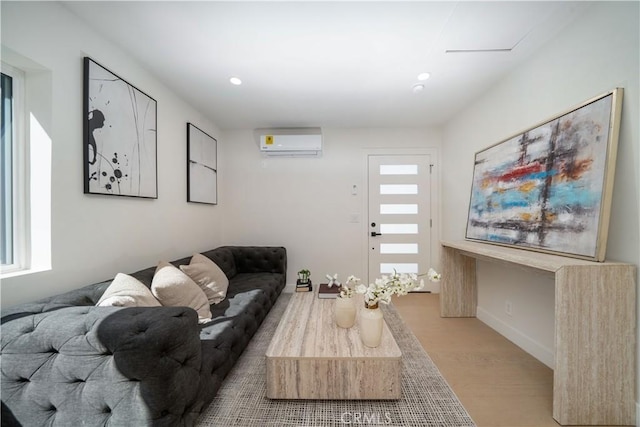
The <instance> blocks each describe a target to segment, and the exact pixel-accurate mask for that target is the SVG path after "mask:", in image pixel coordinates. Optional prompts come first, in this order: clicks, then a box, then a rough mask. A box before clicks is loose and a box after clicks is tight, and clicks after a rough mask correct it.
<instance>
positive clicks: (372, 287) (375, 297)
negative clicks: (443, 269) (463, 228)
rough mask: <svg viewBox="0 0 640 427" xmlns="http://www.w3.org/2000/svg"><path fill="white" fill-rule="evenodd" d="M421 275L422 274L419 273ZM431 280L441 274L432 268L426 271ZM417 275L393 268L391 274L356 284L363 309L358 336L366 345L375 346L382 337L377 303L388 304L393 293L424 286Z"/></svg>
mask: <svg viewBox="0 0 640 427" xmlns="http://www.w3.org/2000/svg"><path fill="white" fill-rule="evenodd" d="M420 276H422V275H420ZM426 276H427V278H428V279H429V280H430V281H432V282H438V281H439V280H440V279H441V275H440V274H439V273H437V272H436V271H435V270H434V269H433V268H430V269H429V271H428V272H427V273H426ZM418 277H419V276H418V275H416V274H413V273H411V274H408V273H402V274H398V272H396V271H395V270H394V272H393V275H391V276H387V275H383V276H382V277H380V278H378V279H376V280H375V282H374V283H370V284H369V285H368V286H367V285H364V284H360V285H357V286H356V292H357V293H359V294H363V295H364V309H363V310H360V318H359V325H360V336H361V338H362V342H363V343H364V345H365V346H367V347H377V346H379V345H380V340H381V339H382V322H383V319H382V311H380V308H379V304H380V303H383V304H389V303H390V302H391V297H392V296H393V295H398V296H402V295H406V294H408V293H409V292H410V291H414V290H415V291H418V290H420V289H422V288H423V287H424V280H420V281H419V282H418Z"/></svg>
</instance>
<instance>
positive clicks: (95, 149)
mask: <svg viewBox="0 0 640 427" xmlns="http://www.w3.org/2000/svg"><path fill="white" fill-rule="evenodd" d="M83 115H84V117H83V123H84V141H83V142H84V150H83V152H84V192H85V193H88V194H108V195H114V196H131V197H144V198H153V199H155V198H157V197H158V184H157V182H158V177H157V138H156V136H157V135H156V129H157V103H156V101H155V100H154V99H153V98H151V97H150V96H148V95H147V94H145V93H143V92H141V91H140V90H138V89H137V88H136V87H134V86H132V85H130V84H129V83H127V82H126V81H125V80H123V79H122V78H120V77H118V76H117V75H115V74H114V73H112V72H111V71H109V70H107V69H106V68H104V67H103V66H101V65H100V64H98V63H96V62H95V61H93V60H92V59H91V58H88V57H85V58H84V111H83Z"/></svg>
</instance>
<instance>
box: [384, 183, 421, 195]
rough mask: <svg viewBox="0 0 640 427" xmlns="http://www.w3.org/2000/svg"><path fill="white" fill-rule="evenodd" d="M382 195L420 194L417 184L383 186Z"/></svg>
mask: <svg viewBox="0 0 640 427" xmlns="http://www.w3.org/2000/svg"><path fill="white" fill-rule="evenodd" d="M380 194H418V185H417V184H381V185H380Z"/></svg>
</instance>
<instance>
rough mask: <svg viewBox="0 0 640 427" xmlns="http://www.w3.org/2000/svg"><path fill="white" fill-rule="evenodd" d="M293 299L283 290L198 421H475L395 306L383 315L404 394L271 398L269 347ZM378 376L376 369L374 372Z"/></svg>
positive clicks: (459, 425)
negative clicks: (395, 345) (399, 364)
mask: <svg viewBox="0 0 640 427" xmlns="http://www.w3.org/2000/svg"><path fill="white" fill-rule="evenodd" d="M290 298H291V294H284V293H283V294H282V295H281V296H280V298H279V299H278V301H277V302H276V304H275V305H274V307H273V308H272V309H271V311H270V312H269V315H268V316H267V318H266V319H265V320H264V322H263V324H262V325H261V326H260V329H258V331H257V332H256V334H255V336H254V337H253V338H252V339H251V342H250V343H249V345H248V347H247V348H246V349H245V351H244V353H243V354H242V356H240V359H239V360H238V362H237V363H236V365H235V366H234V368H233V369H232V370H231V372H230V373H229V375H228V376H227V378H226V379H225V381H224V383H223V385H222V387H221V388H220V390H219V391H218V395H217V396H216V397H215V399H214V400H213V402H211V404H210V405H209V407H208V408H207V409H206V410H205V411H204V412H203V413H202V414H201V415H200V418H199V419H198V422H197V424H196V425H198V426H216V427H217V426H224V427H227V426H256V427H262V426H347V425H385V426H416V427H418V426H419V427H426V426H450V427H468V426H475V424H474V422H473V420H472V419H471V417H470V416H469V414H468V413H467V411H466V410H465V409H464V407H463V406H462V404H461V403H460V401H459V400H458V398H457V397H456V395H455V394H454V393H453V391H452V390H451V388H450V387H449V385H448V384H447V382H446V381H445V379H444V378H443V377H442V375H441V374H440V371H438V368H437V367H436V366H435V365H434V364H433V362H432V361H431V359H430V358H429V356H428V355H427V353H426V352H425V351H424V349H423V348H422V346H421V345H420V342H419V341H418V339H417V338H416V337H415V336H414V335H413V333H412V332H411V331H410V330H409V328H408V327H407V326H406V325H405V323H404V321H403V320H402V318H401V317H400V316H399V315H398V312H397V311H396V309H395V308H394V307H393V306H392V305H389V306H383V311H384V317H385V320H386V322H387V325H389V329H390V330H391V332H392V333H393V336H394V338H395V339H396V342H397V343H398V346H399V347H400V349H401V350H402V361H403V366H402V398H401V399H400V400H397V401H386V400H351V401H344V400H271V399H267V397H266V383H265V372H266V364H265V356H264V355H265V352H266V351H267V347H268V346H269V343H270V342H271V337H272V336H273V333H274V332H275V330H276V327H277V326H278V322H279V320H280V317H281V316H282V314H283V313H284V310H285V308H286V306H287V303H288V302H289V299H290ZM372 375H375V373H372Z"/></svg>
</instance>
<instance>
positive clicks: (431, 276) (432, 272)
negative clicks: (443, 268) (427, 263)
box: [427, 268, 442, 282]
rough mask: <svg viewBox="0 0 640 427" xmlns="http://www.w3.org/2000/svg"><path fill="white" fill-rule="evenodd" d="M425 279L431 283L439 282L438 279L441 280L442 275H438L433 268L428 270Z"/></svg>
mask: <svg viewBox="0 0 640 427" xmlns="http://www.w3.org/2000/svg"><path fill="white" fill-rule="evenodd" d="M427 277H428V278H429V280H431V281H432V282H439V281H440V279H441V278H442V274H440V273H438V272H437V271H435V270H434V269H433V268H430V269H429V271H428V272H427Z"/></svg>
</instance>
